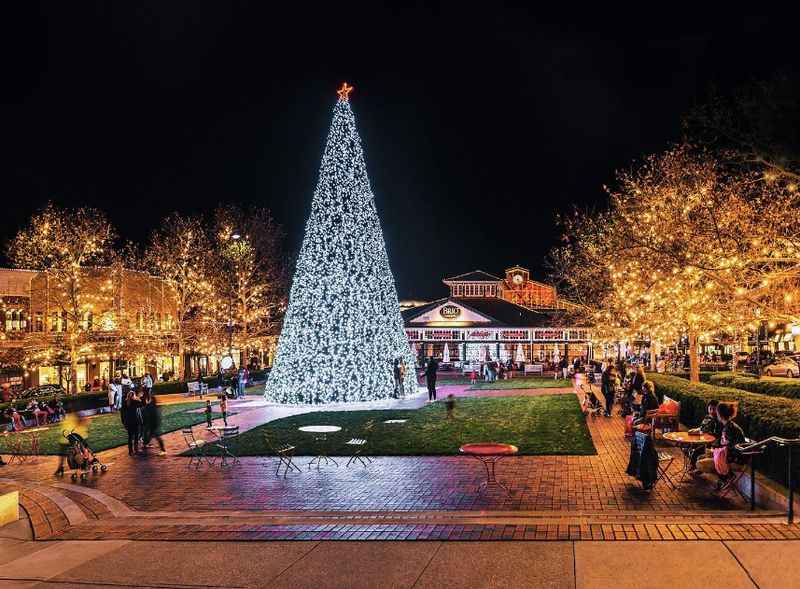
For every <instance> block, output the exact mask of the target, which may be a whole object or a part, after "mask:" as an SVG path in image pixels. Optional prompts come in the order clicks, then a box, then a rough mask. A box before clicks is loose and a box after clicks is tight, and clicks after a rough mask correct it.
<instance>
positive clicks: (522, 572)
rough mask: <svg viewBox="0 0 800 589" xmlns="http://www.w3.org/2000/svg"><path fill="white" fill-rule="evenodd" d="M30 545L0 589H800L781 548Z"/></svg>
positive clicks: (4, 571) (788, 551)
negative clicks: (710, 583) (711, 585)
mask: <svg viewBox="0 0 800 589" xmlns="http://www.w3.org/2000/svg"><path fill="white" fill-rule="evenodd" d="M27 544H28V545H30V552H29V553H27V554H25V553H22V554H19V553H18V554H17V555H15V557H14V558H12V559H11V560H8V561H5V562H3V563H2V564H0V589H7V588H15V589H21V588H37V589H40V588H41V589H44V588H52V587H70V588H75V589H80V588H84V587H86V588H88V587H93V588H95V589H96V588H103V587H141V588H151V587H159V588H161V587H169V588H171V589H175V588H181V587H190V588H198V587H203V588H205V589H208V588H222V587H225V588H229V587H270V588H283V587H285V588H290V589H303V588H306V587H307V588H314V589H325V588H327V587H330V588H337V589H342V588H354V589H355V588H361V587H363V588H369V589H380V588H383V587H386V588H411V587H414V588H423V587H425V588H428V587H430V588H437V589H442V588H458V587H464V588H484V587H485V588H508V589H513V588H516V587H552V588H563V589H573V588H594V587H613V588H614V589H627V588H629V587H630V588H632V589H633V588H635V589H640V588H641V587H643V586H647V587H669V588H670V589H684V588H685V589H696V588H697V587H698V586H702V585H703V584H704V583H705V582H706V581H704V580H703V579H707V575H708V574H712V576H713V578H714V579H715V583H717V584H719V585H720V586H724V587H726V588H728V589H738V588H751V587H759V588H760V589H785V588H789V587H797V586H798V583H800V576H799V575H798V572H797V568H796V566H794V565H795V563H796V560H797V556H798V551H800V545H798V543H792V542H775V541H767V542H735V541H729V542H719V541H706V542H569V541H566V542H229V543H225V544H224V545H222V546H221V545H220V544H218V543H216V542H145V541H143V542H131V541H96V542H80V541H69V542H37V543H32V542H29V543H27ZM4 560H5V559H4ZM642 575H644V576H645V577H646V580H643V577H642Z"/></svg>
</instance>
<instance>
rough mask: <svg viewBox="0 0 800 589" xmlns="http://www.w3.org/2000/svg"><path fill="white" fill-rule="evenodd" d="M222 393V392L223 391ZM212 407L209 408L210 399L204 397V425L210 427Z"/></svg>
mask: <svg viewBox="0 0 800 589" xmlns="http://www.w3.org/2000/svg"><path fill="white" fill-rule="evenodd" d="M223 394H224V393H223ZM213 411H214V410H213V409H212V408H211V399H206V425H207V426H208V427H211V425H212V423H211V415H212V413H213Z"/></svg>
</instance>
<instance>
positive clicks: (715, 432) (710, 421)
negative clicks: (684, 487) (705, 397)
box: [689, 399, 722, 474]
mask: <svg viewBox="0 0 800 589" xmlns="http://www.w3.org/2000/svg"><path fill="white" fill-rule="evenodd" d="M717 405H719V401H717V400H716V399H712V400H711V401H709V402H708V404H707V405H706V416H705V417H703V421H701V422H700V425H699V426H697V427H696V428H693V429H690V430H689V433H690V434H692V435H695V436H696V435H699V434H709V435H711V436H714V437H715V438H719V436H720V434H721V433H722V425H721V424H720V422H719V419H717ZM705 454H706V445H705V444H700V445H698V446H696V447H695V448H692V450H691V452H690V453H689V460H690V462H691V464H692V468H691V470H690V471H689V472H690V473H692V474H695V473H698V472H699V471H698V470H697V461H698V460H699V459H700V458H701V457H703V456H704V455H705Z"/></svg>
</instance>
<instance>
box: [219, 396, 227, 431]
mask: <svg viewBox="0 0 800 589" xmlns="http://www.w3.org/2000/svg"><path fill="white" fill-rule="evenodd" d="M219 410H220V412H221V413H222V423H224V424H225V425H228V397H227V395H224V394H223V395H222V396H220V399H219Z"/></svg>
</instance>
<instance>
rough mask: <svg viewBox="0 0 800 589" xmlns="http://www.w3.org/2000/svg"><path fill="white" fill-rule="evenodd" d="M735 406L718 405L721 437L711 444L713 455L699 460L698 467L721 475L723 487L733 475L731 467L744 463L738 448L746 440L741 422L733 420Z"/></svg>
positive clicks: (720, 482)
mask: <svg viewBox="0 0 800 589" xmlns="http://www.w3.org/2000/svg"><path fill="white" fill-rule="evenodd" d="M733 417H734V408H733V405H731V404H730V403H719V404H718V405H717V419H718V420H719V422H720V425H721V433H720V437H719V438H718V439H717V441H716V442H714V443H713V444H711V453H712V455H711V457H708V458H701V459H700V460H698V461H697V468H698V469H700V471H702V472H705V473H711V474H714V473H716V474H717V476H718V477H719V481H718V483H717V488H718V489H719V488H721V487H722V486H723V485H724V484H725V483H726V482H727V481H728V480H729V479H730V478H731V477H733V476H734V475H733V473H732V472H731V467H732V466H733V465H737V464H742V462H743V461H742V455H741V452H739V450H737V449H736V445H737V444H741V443H743V442H744V441H745V436H744V432H743V431H742V428H741V427H739V424H738V423H736V422H735V421H733Z"/></svg>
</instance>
